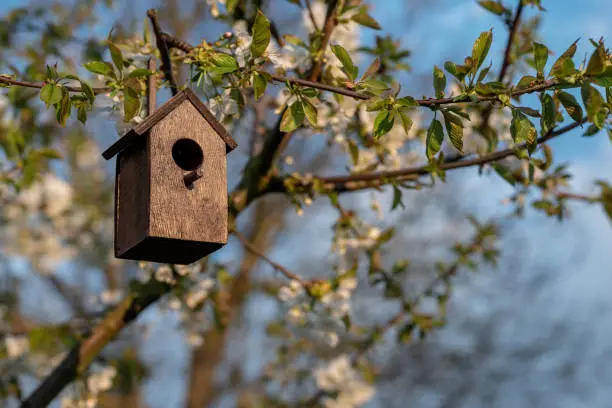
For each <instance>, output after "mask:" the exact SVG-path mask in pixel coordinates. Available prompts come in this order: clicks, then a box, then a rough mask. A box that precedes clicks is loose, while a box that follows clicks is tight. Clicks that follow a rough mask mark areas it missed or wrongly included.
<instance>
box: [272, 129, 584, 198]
mask: <svg viewBox="0 0 612 408" xmlns="http://www.w3.org/2000/svg"><path fill="white" fill-rule="evenodd" d="M583 123H585V121H583V122H580V123H579V122H575V123H572V124H570V125H567V126H564V127H562V128H559V129H557V130H554V131H549V132H548V133H547V134H546V135H544V136H542V137H540V138H538V140H537V141H536V143H537V144H542V143H545V142H547V141H549V140H552V139H554V138H556V137H558V136H560V135H562V134H564V133H567V132H569V131H570V130H573V129H575V128H577V127H578V126H581V125H582V124H583ZM525 147H526V145H525V144H522V145H519V146H517V147H513V148H507V149H503V150H498V151H496V152H492V153H489V154H486V155H484V156H480V157H476V158H473V159H468V160H459V161H452V162H447V163H443V164H441V165H440V169H441V170H455V169H461V168H466V167H472V166H481V165H483V164H487V163H491V162H495V161H499V160H501V159H504V158H506V157H509V156H513V155H515V154H516V150H517V149H522V148H525ZM429 173H430V170H429V165H424V166H417V167H408V168H405V169H399V170H390V171H379V172H372V173H361V174H353V175H347V176H331V177H314V179H315V180H318V181H320V182H321V183H322V184H323V186H324V189H325V191H329V192H331V191H338V192H343V191H356V190H359V189H363V188H370V186H369V184H367V183H366V182H374V183H375V185H374V186H380V185H382V184H383V183H382V182H381V181H384V180H387V182H388V183H389V182H391V181H393V180H395V179H397V178H398V177H410V176H424V175H427V174H429ZM287 177H292V176H287ZM287 177H280V178H278V179H275V180H272V181H271V183H270V185H269V186H268V188H267V189H266V190H265V192H284V191H285V186H284V180H285V179H286V178H287ZM351 183H354V184H355V185H353V186H352V185H351ZM358 183H364V184H361V185H359V184H358ZM309 185H310V184H309V183H308V184H307V183H304V184H301V185H300V183H299V181H298V182H297V183H294V184H293V186H297V187H300V186H301V187H308V186H309Z"/></svg>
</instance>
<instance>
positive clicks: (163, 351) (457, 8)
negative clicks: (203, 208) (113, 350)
mask: <svg viewBox="0 0 612 408" xmlns="http://www.w3.org/2000/svg"><path fill="white" fill-rule="evenodd" d="M273 1H277V0H273ZM423 1H424V0H423ZM371 3H374V12H373V14H374V16H375V18H376V19H377V20H379V21H380V22H381V23H382V25H383V26H384V27H385V30H386V31H388V32H389V33H392V34H394V35H399V36H400V37H401V38H402V39H403V43H404V44H406V45H407V46H408V47H409V48H411V49H412V51H413V55H414V59H413V61H412V63H413V65H414V66H415V70H416V71H421V72H431V67H432V66H433V65H434V64H437V65H440V64H442V63H443V62H444V61H445V60H447V59H454V60H458V59H460V58H462V57H463V56H465V55H468V54H469V53H470V52H471V47H472V42H473V40H474V39H475V38H476V37H477V36H478V34H479V33H480V32H481V31H485V30H488V29H489V28H491V27H493V28H494V43H493V46H492V49H491V52H490V54H489V59H490V60H492V61H494V62H495V61H499V60H500V59H501V52H502V48H503V46H504V45H505V42H506V38H507V37H506V36H507V33H506V31H505V29H504V27H503V26H502V25H501V24H500V23H499V22H497V20H496V19H495V18H494V17H493V16H492V15H491V14H489V13H487V12H485V11H483V10H482V9H481V8H480V7H479V6H478V5H477V4H476V2H475V1H473V0H437V1H435V2H433V4H434V6H433V7H431V9H430V11H429V12H428V13H420V14H418V19H416V20H412V19H410V16H409V15H406V13H404V12H397V10H403V7H404V4H405V3H406V2H405V1H404V0H385V1H384V2H383V1H379V2H371ZM504 3H506V4H511V3H512V4H513V3H515V1H505V2H504ZM542 3H543V6H544V7H545V8H547V10H548V11H547V12H546V13H544V14H543V24H542V27H541V31H540V33H541V35H542V42H543V43H544V44H546V45H547V46H548V47H549V49H551V50H552V51H553V52H554V53H555V54H556V55H558V54H560V53H562V52H563V51H564V50H565V49H566V48H567V46H568V45H569V44H571V43H572V42H573V41H574V40H575V39H576V38H578V37H581V38H582V41H581V42H580V47H579V51H578V53H577V56H582V55H586V53H587V52H590V50H591V47H590V45H589V44H588V38H589V37H594V38H598V37H599V36H603V37H604V38H605V39H607V40H612V26H611V25H610V23H609V20H610V16H612V2H610V1H609V0H583V1H574V0H562V1H560V0H556V1H553V0H543V1H542ZM23 4H24V2H23V1H19V0H4V1H3V2H2V3H1V5H0V13H1V12H3V11H5V10H8V9H10V8H12V7H17V6H22V5H23ZM145 7H148V5H147V6H144V7H143V9H142V15H143V16H144V12H145ZM406 21H410V31H409V32H405V31H404V27H405V25H406ZM107 25H108V26H109V28H110V25H112V22H110V21H109V22H108V24H107ZM372 38H373V32H372V31H368V30H364V31H363V40H364V41H365V42H368V41H371V39H372ZM552 61H554V56H552V57H551V58H550V59H549V64H550V63H552ZM406 79H407V83H408V84H409V85H410V84H411V81H413V82H412V83H413V84H414V82H416V81H420V78H419V79H414V80H411V78H410V76H407V78H406ZM428 89H429V88H428ZM406 92H410V88H409V87H407V88H406ZM419 92H421V91H420V90H419ZM553 147H554V148H555V153H556V155H557V157H559V158H561V159H562V160H569V161H571V163H572V166H571V169H572V170H573V171H574V172H575V174H576V179H575V185H576V187H577V188H578V189H580V190H582V191H584V192H589V191H590V190H589V189H591V186H590V183H591V181H592V180H593V178H595V177H601V178H607V179H609V180H612V168H611V166H610V163H611V161H612V145H611V144H610V142H609V141H608V140H607V136H606V135H605V134H604V133H601V134H598V135H597V136H595V137H593V138H589V139H586V138H581V137H580V132H578V131H576V132H572V133H571V134H568V135H565V136H563V137H562V138H560V139H559V140H557V141H554V142H553ZM230 159H231V156H230ZM464 174H465V175H466V177H465V188H466V189H467V190H466V191H467V192H466V193H465V194H466V197H472V196H473V197H476V198H475V199H473V201H475V202H474V203H473V205H474V206H475V207H476V206H477V208H478V209H479V211H480V214H481V215H482V216H483V217H484V216H486V215H494V214H499V212H500V211H501V210H502V209H503V208H502V207H501V206H500V205H499V200H501V199H502V198H504V197H505V196H506V195H507V194H508V192H509V189H508V188H507V186H505V185H504V184H503V182H501V181H500V180H499V179H497V178H495V177H478V176H477V175H476V174H475V171H471V172H470V171H468V172H465V173H464ZM572 209H573V213H574V216H573V218H572V219H571V220H569V221H567V222H566V223H564V224H562V225H559V224H557V223H556V222H554V221H552V220H549V219H546V218H544V217H541V216H537V215H535V216H529V217H528V218H527V219H526V220H525V221H522V222H519V223H518V225H517V227H516V228H515V229H514V230H513V234H514V235H515V238H516V237H519V238H520V239H522V240H523V241H524V243H525V245H526V246H527V248H528V251H529V257H530V258H529V259H530V262H532V263H531V265H532V266H533V267H534V268H535V267H537V265H540V263H542V262H543V263H544V264H547V265H551V267H555V268H557V269H556V272H557V274H556V276H555V279H554V280H553V281H552V283H551V284H550V285H549V287H548V288H547V289H546V290H545V291H544V292H543V293H542V294H540V295H539V297H538V298H535V299H533V304H532V306H533V307H532V308H529V307H520V308H516V309H513V310H514V311H513V313H514V314H513V315H512V316H513V318H510V319H509V321H508V322H507V326H504V327H505V329H504V330H509V331H510V332H513V333H515V334H516V333H519V332H520V333H522V334H525V338H527V339H529V338H530V337H529V334H533V333H535V332H537V331H538V329H539V328H540V327H544V329H543V330H546V328H547V327H548V326H547V325H546V324H544V325H541V326H538V321H537V319H540V322H542V321H544V322H556V321H558V320H563V319H566V320H569V321H574V322H577V325H579V326H577V327H578V328H579V329H580V330H583V331H587V332H588V333H589V334H590V335H591V337H592V338H593V339H594V340H593V341H594V342H595V343H593V344H594V345H592V349H593V350H594V351H593V350H592V352H591V354H589V356H587V357H588V359H589V360H588V362H587V363H584V364H583V365H581V366H580V367H581V370H586V371H588V369H589V366H588V364H591V361H592V360H596V359H597V358H598V355H597V354H596V350H604V349H606V347H607V341H608V340H607V339H609V338H610V335H611V334H612V324H610V323H607V322H606V321H605V319H603V320H604V321H599V322H598V324H594V323H591V322H590V319H592V315H593V314H596V313H598V310H602V309H601V308H602V307H603V310H611V309H610V308H611V307H612V302H611V301H610V300H608V298H609V297H610V296H609V288H610V287H611V285H612V274H611V273H610V272H609V265H610V264H612V254H610V251H609V246H610V245H609V244H610V242H612V229H611V228H610V223H609V222H608V220H607V219H606V218H605V217H604V216H603V214H602V211H601V209H600V208H599V207H588V206H584V205H575V206H572ZM307 215H308V214H307ZM313 215H314V210H313ZM332 216H333V215H331V214H326V213H317V214H316V218H314V217H313V218H311V219H310V222H309V225H302V224H300V223H299V220H298V224H296V225H300V228H299V235H296V236H293V237H291V238H290V239H287V240H286V244H284V245H283V246H282V247H279V248H278V250H276V251H274V252H273V256H274V258H275V259H276V260H278V261H279V262H281V263H284V264H286V265H289V262H291V261H293V262H295V258H296V255H295V254H296V253H298V254H299V252H300V251H299V249H300V248H302V247H303V238H304V237H305V236H307V237H318V238H320V242H321V245H320V246H319V248H318V249H319V251H317V255H320V256H321V257H324V256H325V251H326V248H327V245H328V243H329V240H328V239H327V237H326V233H321V229H322V228H328V226H329V222H330V220H331V218H332ZM293 231H295V229H294V230H293ZM326 231H327V230H326ZM576 251H578V252H580V253H581V254H582V257H579V258H577V259H576V258H574V257H573V255H574V254H575V252H576ZM234 254H235V253H234V252H233V251H231V249H229V248H228V250H224V251H220V253H219V256H220V257H221V258H226V259H228V258H230V257H231V256H233V255H234ZM298 258H299V256H298ZM471 278H473V280H474V283H470V284H465V285H464V286H461V287H460V289H461V290H458V295H457V299H456V301H455V302H456V303H455V304H456V306H457V308H458V309H461V310H463V311H467V312H466V313H473V315H474V317H473V318H474V319H476V318H478V316H480V315H482V316H484V317H482V318H483V319H484V318H487V316H488V313H489V312H488V311H487V309H488V307H489V306H488V305H489V304H488V303H487V302H490V299H489V298H488V297H487V296H485V295H482V297H481V298H479V297H478V295H474V293H475V291H476V289H475V287H484V288H485V289H484V290H485V293H486V294H487V295H488V296H490V295H492V294H493V295H498V296H499V297H500V298H503V294H500V293H498V292H496V290H497V289H496V288H498V287H499V280H496V279H502V275H494V276H493V277H490V276H486V277H475V275H471ZM478 293H480V292H478ZM506 298H507V297H506ZM479 302H480V303H479ZM500 302H501V300H500ZM601 305H604V306H601ZM598 307H599V309H598ZM599 313H601V312H599ZM603 315H605V314H603ZM533 316H535V317H533ZM600 316H601V314H600ZM530 317H533V318H534V319H535V320H536V321H535V322H531V323H530V325H529V326H528V328H527V329H525V328H522V329H521V328H520V327H519V328H517V327H515V325H517V324H519V323H520V322H521V321H522V320H525V319H527V318H530ZM144 318H145V319H146V320H150V319H155V320H156V321H157V324H156V325H155V326H154V328H153V331H152V333H150V336H149V338H150V339H157V340H156V341H147V342H146V343H145V345H144V347H143V353H145V354H146V355H147V356H148V357H150V358H153V359H155V360H156V362H161V367H162V369H161V370H160V371H158V372H157V373H156V379H161V380H163V381H164V387H159V383H154V382H152V383H151V386H150V387H149V389H147V394H148V398H149V402H150V404H151V407H152V408H157V407H159V408H161V407H174V406H178V401H179V400H180V398H181V397H182V395H181V392H173V393H168V392H167V391H168V389H173V390H177V389H181V387H182V386H184V377H183V375H184V369H185V362H186V361H187V357H188V355H187V353H186V350H185V348H183V347H177V345H179V344H180V334H179V333H177V332H176V331H174V330H172V331H169V330H168V327H172V325H174V324H175V323H176V322H175V320H173V319H172V318H171V317H170V316H165V317H160V316H158V315H151V314H149V315H147V316H144ZM257 318H259V319H261V318H262V317H261V316H250V317H249V319H253V321H252V324H253V325H254V324H256V323H257V324H258V323H260V322H259V321H258V322H255V321H254V320H256V319H257ZM547 324H548V323H547ZM449 330H451V331H450V332H449V331H445V332H443V333H445V334H443V335H441V337H442V338H443V339H444V337H445V336H446V337H453V336H452V335H453V334H456V333H457V331H458V330H459V329H458V328H456V327H451V328H449ZM162 338H163V339H164V340H163V341H160V339H162ZM572 347H573V346H572ZM606 350H607V349H606ZM553 351H554V350H553ZM557 351H558V353H561V354H563V352H564V351H563V350H557ZM566 351H567V350H566ZM573 351H575V350H573V349H572V350H569V351H567V352H568V353H569V352H573ZM169 356H171V357H169ZM576 364H580V362H579V361H578V362H576ZM256 365H257V364H255V366H256ZM584 375H585V376H586V377H588V376H589V375H590V374H589V373H587V374H584ZM542 376H544V377H542ZM525 378H526V379H525V380H524V381H527V382H531V383H537V382H538V381H542V383H543V384H550V383H547V382H546V378H547V377H546V376H545V375H544V374H538V373H535V374H533V373H532V374H530V375H527V376H526V377H525ZM155 384H157V386H155ZM521 387H523V388H521ZM524 387H526V385H525V384H522V385H521V384H518V385H517V384H510V385H506V388H504V389H505V390H506V391H505V392H506V393H507V394H508V395H510V396H511V395H512V394H513V392H514V393H516V392H519V393H520V392H521V390H522V389H524ZM602 387H603V386H602ZM553 389H554V392H555V393H556V394H557V395H563V393H562V391H563V390H559V388H558V387H556V388H555V387H553ZM542 392H546V391H542ZM602 392H603V391H602V388H597V389H594V390H593V392H592V394H593V396H592V399H591V400H588V403H589V404H590V405H589V404H587V405H585V404H584V403H585V402H586V401H587V400H583V401H582V402H583V404H582V405H580V404H577V405H572V404H571V402H570V403H567V404H566V405H563V404H562V403H561V402H560V403H559V404H557V405H556V406H559V407H573V406H593V407H603V406H605V405H602V404H603V403H602V402H601V401H606V400H607V401H609V400H610V396H609V395H608V394H606V393H605V392H603V393H602ZM602 395H603V396H602ZM557 398H560V397H557ZM606 398H607V399H606ZM570 400H571V399H569V398H568V401H570ZM508 401H511V402H514V400H512V398H510V397H509V399H508V400H506V403H505V404H504V403H500V404H499V405H496V406H521V404H520V402H521V401H519V402H518V403H517V404H515V405H512V404H510V403H509V402H508ZM522 402H523V405H522V406H526V405H525V401H522Z"/></svg>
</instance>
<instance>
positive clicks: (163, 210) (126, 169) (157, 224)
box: [102, 89, 237, 264]
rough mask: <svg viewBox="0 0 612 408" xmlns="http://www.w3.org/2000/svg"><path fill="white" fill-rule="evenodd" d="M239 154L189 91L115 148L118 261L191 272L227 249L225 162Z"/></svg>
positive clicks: (111, 152)
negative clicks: (163, 265)
mask: <svg viewBox="0 0 612 408" xmlns="http://www.w3.org/2000/svg"><path fill="white" fill-rule="evenodd" d="M236 146H237V144H236V142H235V141H234V140H233V139H232V137H231V136H230V135H229V134H228V133H227V131H226V130H225V129H224V128H223V125H221V123H219V122H218V121H217V120H216V119H215V117H214V116H213V115H212V114H211V113H210V112H209V111H208V109H207V108H206V106H205V105H204V104H203V103H202V102H201V101H200V100H199V99H198V98H197V96H196V95H195V94H194V93H193V92H191V91H190V90H189V89H185V90H183V91H181V92H179V93H178V94H177V95H176V96H174V97H173V98H172V99H170V100H169V101H168V102H166V103H165V104H163V105H162V106H161V107H160V108H159V109H158V110H157V111H155V112H153V114H151V115H150V116H149V117H148V118H147V119H146V120H145V121H144V122H142V123H140V124H139V125H138V126H136V127H135V128H133V129H132V130H131V131H130V132H128V133H127V134H126V135H125V136H123V137H122V138H121V139H119V140H118V141H117V142H115V143H114V144H113V145H112V146H110V147H109V148H108V149H107V150H106V151H104V153H103V154H102V155H103V157H104V158H105V159H107V160H109V159H111V158H112V157H113V156H114V155H117V176H116V180H115V182H116V187H115V256H116V257H117V258H122V259H135V260H143V261H153V262H166V263H176V264H189V263H192V262H195V261H197V260H198V259H200V258H202V257H204V256H206V255H208V254H210V253H211V252H214V251H215V250H217V249H219V248H221V247H222V246H223V245H224V244H225V243H226V242H227V217H228V207H227V174H226V172H227V170H226V167H227V166H226V155H227V153H228V152H230V151H232V150H233V149H234V148H235V147H236Z"/></svg>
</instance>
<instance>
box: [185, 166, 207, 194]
mask: <svg viewBox="0 0 612 408" xmlns="http://www.w3.org/2000/svg"><path fill="white" fill-rule="evenodd" d="M202 176H204V171H203V170H202V169H195V170H193V171H190V172H188V173H185V174H184V175H183V182H184V183H185V185H186V186H187V188H189V189H191V187H192V185H193V183H194V182H195V181H196V180H199V179H201V178H202Z"/></svg>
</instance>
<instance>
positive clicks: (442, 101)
mask: <svg viewBox="0 0 612 408" xmlns="http://www.w3.org/2000/svg"><path fill="white" fill-rule="evenodd" d="M163 37H164V39H165V41H166V43H167V44H168V46H169V47H173V48H178V49H180V50H182V51H184V52H190V51H192V50H193V49H194V47H193V46H191V45H190V44H188V43H186V42H185V41H182V40H179V39H177V38H174V37H172V36H171V35H169V34H167V33H163ZM261 72H262V73H265V74H268V75H270V79H271V80H273V81H275V82H282V83H290V84H293V85H300V86H306V87H310V88H316V89H320V90H322V91H328V92H333V93H337V94H339V95H344V96H348V97H350V98H353V99H358V100H368V99H370V97H371V96H370V95H366V94H364V93H361V92H357V91H353V90H351V89H348V88H343V87H338V86H333V85H328V84H323V83H321V82H317V81H316V80H314V79H312V78H314V77H313V76H312V75H311V76H310V78H311V79H310V80H309V79H302V78H295V77H286V76H283V75H277V74H272V73H269V72H265V71H261ZM557 85H559V81H558V80H556V79H550V80H547V81H542V82H540V83H538V84H535V85H533V86H529V87H525V88H521V89H518V90H517V89H513V90H510V92H508V93H507V95H508V96H509V97H510V98H516V97H517V96H521V95H525V94H529V93H534V92H541V91H545V90H547V89H551V88H554V87H555V86H557ZM498 100H499V97H498V95H492V96H480V95H477V96H476V97H474V98H472V97H470V96H467V95H466V96H464V97H461V98H458V97H446V98H425V99H416V100H415V102H416V103H417V104H418V105H420V106H425V107H432V106H440V105H448V104H458V103H475V102H492V101H498Z"/></svg>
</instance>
